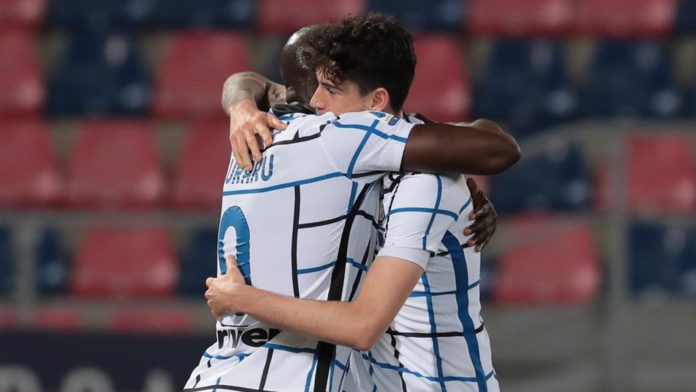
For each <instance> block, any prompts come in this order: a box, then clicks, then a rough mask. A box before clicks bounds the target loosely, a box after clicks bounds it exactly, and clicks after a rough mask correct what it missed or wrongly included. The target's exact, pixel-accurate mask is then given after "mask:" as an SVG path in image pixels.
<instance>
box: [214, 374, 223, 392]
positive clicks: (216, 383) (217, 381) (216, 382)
mask: <svg viewBox="0 0 696 392" xmlns="http://www.w3.org/2000/svg"><path fill="white" fill-rule="evenodd" d="M220 380H222V376H220V377H218V379H217V380H216V381H215V385H216V386H217V385H220ZM213 392H217V388H214V389H213Z"/></svg>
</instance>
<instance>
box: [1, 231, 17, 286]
mask: <svg viewBox="0 0 696 392" xmlns="http://www.w3.org/2000/svg"><path fill="white" fill-rule="evenodd" d="M16 269H17V267H16V265H15V254H14V247H13V244H12V234H11V232H10V230H9V229H8V228H5V227H0V296H5V295H8V294H12V293H13V291H14V289H15V277H16V275H15V271H16Z"/></svg>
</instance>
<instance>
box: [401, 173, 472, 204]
mask: <svg viewBox="0 0 696 392" xmlns="http://www.w3.org/2000/svg"><path fill="white" fill-rule="evenodd" d="M395 180H396V181H398V182H400V184H399V186H400V187H402V188H403V189H407V190H408V191H409V192H418V193H426V194H434V195H440V196H441V197H442V198H447V199H452V200H465V199H468V198H469V197H470V192H469V188H468V187H467V185H466V178H465V177H464V176H463V175H461V174H430V173H415V172H412V173H403V174H401V175H400V176H399V177H398V178H396V179H395Z"/></svg>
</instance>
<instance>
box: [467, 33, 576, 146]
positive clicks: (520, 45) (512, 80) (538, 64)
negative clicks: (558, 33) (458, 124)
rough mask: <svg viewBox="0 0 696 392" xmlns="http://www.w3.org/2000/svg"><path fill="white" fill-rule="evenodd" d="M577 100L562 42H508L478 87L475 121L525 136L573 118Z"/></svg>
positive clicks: (493, 58) (493, 56)
mask: <svg viewBox="0 0 696 392" xmlns="http://www.w3.org/2000/svg"><path fill="white" fill-rule="evenodd" d="M576 101H577V97H576V94H575V92H574V91H573V89H572V88H571V85H570V82H569V81H568V77H567V75H566V71H565V64H564V60H563V51H562V48H561V46H560V44H558V43H555V42H551V41H539V40H537V41H520V40H503V41H500V42H499V43H498V44H497V45H496V46H495V47H494V48H493V52H492V54H491V57H490V58H489V61H488V67H487V75H486V77H485V79H484V80H483V81H482V82H481V83H480V84H478V85H477V86H475V93H474V109H473V110H474V116H473V118H478V117H485V118H493V119H496V120H498V121H501V122H503V123H505V124H506V125H507V127H508V128H509V129H510V131H511V132H512V133H514V134H515V135H516V136H518V137H519V136H524V135H526V134H529V133H533V132H534V131H538V130H541V129H543V128H545V127H548V126H551V125H555V124H558V123H559V122H562V121H565V120H568V119H570V118H572V117H573V116H574V114H575V112H576Z"/></svg>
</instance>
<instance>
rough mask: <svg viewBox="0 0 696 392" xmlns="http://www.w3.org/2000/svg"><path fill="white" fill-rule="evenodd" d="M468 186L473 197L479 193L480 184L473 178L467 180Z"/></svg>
mask: <svg viewBox="0 0 696 392" xmlns="http://www.w3.org/2000/svg"><path fill="white" fill-rule="evenodd" d="M466 186H467V187H468V188H469V193H471V195H472V196H473V195H476V194H478V193H479V186H478V183H477V182H476V180H474V179H473V178H471V177H468V178H467V179H466Z"/></svg>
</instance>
